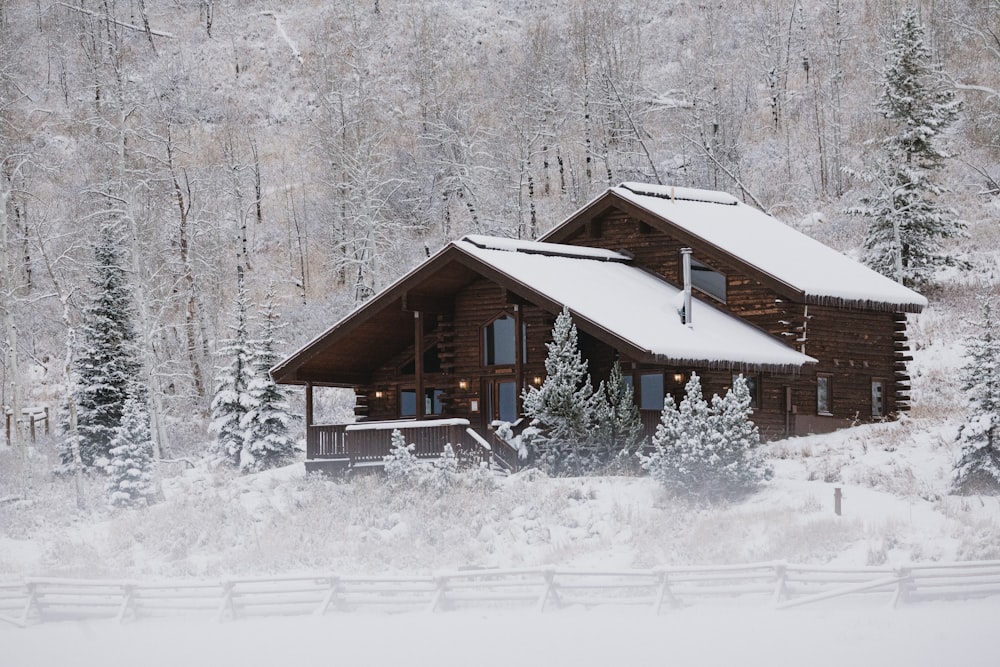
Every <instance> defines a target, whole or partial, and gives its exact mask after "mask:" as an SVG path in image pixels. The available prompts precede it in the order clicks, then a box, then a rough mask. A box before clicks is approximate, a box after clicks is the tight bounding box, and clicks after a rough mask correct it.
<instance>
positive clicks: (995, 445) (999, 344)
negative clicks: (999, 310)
mask: <svg viewBox="0 0 1000 667" xmlns="http://www.w3.org/2000/svg"><path fill="white" fill-rule="evenodd" d="M981 320H982V322H981V333H980V335H978V336H973V337H971V338H970V339H969V340H968V341H967V342H966V358H967V363H966V365H965V366H964V367H963V368H962V389H963V390H964V391H965V392H966V394H967V395H968V400H969V408H970V411H969V416H968V418H967V419H966V421H965V423H963V424H962V426H961V427H959V429H958V442H959V443H960V444H961V445H962V451H961V454H960V455H959V460H958V462H957V463H956V464H955V471H954V488H955V491H956V492H957V493H962V494H971V493H994V494H995V493H997V492H998V491H1000V338H998V337H997V330H996V321H995V320H994V318H993V309H992V306H991V304H990V303H989V301H984V302H983V305H982V318H981Z"/></svg>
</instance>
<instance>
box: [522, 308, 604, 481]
mask: <svg viewBox="0 0 1000 667" xmlns="http://www.w3.org/2000/svg"><path fill="white" fill-rule="evenodd" d="M546 347H547V348H548V355H547V356H546V357H545V373H546V377H545V381H544V382H543V383H542V386H540V387H531V388H529V389H528V390H527V391H525V392H524V394H523V395H522V398H523V402H524V414H525V415H526V416H528V417H530V418H531V420H532V425H534V426H537V427H539V428H540V429H541V431H542V436H541V438H539V439H538V440H537V441H536V446H537V448H538V450H539V451H538V455H539V457H540V459H541V460H540V463H541V464H542V465H543V466H545V467H548V468H549V469H550V470H551V471H552V472H554V473H556V474H567V473H568V474H573V473H579V472H580V471H581V470H582V469H583V468H584V467H585V466H587V465H589V464H590V463H591V461H590V459H591V454H592V449H593V447H592V437H591V436H592V433H593V431H594V427H595V424H596V414H595V409H596V408H595V401H594V387H593V385H592V384H591V382H590V375H588V373H587V361H586V360H585V359H584V358H583V355H582V354H581V353H580V348H579V346H578V343H577V331H576V325H574V324H573V318H572V317H571V316H570V314H569V311H568V310H567V309H565V308H564V309H563V311H562V313H560V314H559V316H558V317H556V321H555V325H554V326H553V328H552V342H551V343H546Z"/></svg>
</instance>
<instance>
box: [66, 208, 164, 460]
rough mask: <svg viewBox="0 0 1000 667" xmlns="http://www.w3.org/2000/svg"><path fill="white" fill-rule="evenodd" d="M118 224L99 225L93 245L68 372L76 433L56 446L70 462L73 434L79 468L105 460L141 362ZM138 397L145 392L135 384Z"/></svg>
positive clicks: (140, 397)
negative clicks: (71, 380) (90, 272)
mask: <svg viewBox="0 0 1000 667" xmlns="http://www.w3.org/2000/svg"><path fill="white" fill-rule="evenodd" d="M120 243H121V241H120V239H119V233H118V230H117V227H116V226H115V225H114V224H106V225H104V226H102V227H101V229H100V233H99V234H98V237H97V241H96V243H95V245H94V259H95V263H94V274H93V276H92V277H91V278H90V285H91V288H92V292H91V294H90V298H89V301H88V303H87V304H86V305H85V306H84V308H83V313H82V318H81V322H80V329H79V337H78V338H77V340H78V341H79V348H78V349H77V351H76V354H75V357H74V365H73V373H74V374H75V376H76V377H75V383H74V385H75V390H74V397H73V400H74V401H75V403H76V433H75V434H74V433H69V434H68V436H67V439H66V440H65V441H64V442H63V443H62V446H61V452H60V456H61V460H62V463H63V464H64V465H66V466H71V465H73V463H74V462H73V458H74V457H73V452H72V445H73V443H72V441H71V440H70V439H71V438H76V441H77V443H78V445H79V451H80V458H81V461H82V463H83V465H84V467H87V468H89V467H92V466H96V467H103V465H106V463H107V460H108V456H109V453H110V449H111V441H112V439H113V438H114V437H115V432H116V431H117V429H118V427H119V425H120V424H121V421H122V414H123V410H124V406H125V401H126V400H127V398H128V396H129V393H130V390H131V389H132V387H133V383H134V382H135V379H136V378H137V377H138V376H139V372H140V370H141V366H142V365H141V363H140V361H139V350H138V347H137V343H136V333H135V329H134V328H133V320H134V317H135V312H134V308H133V303H132V295H131V293H130V291H129V288H128V281H127V277H126V273H125V270H124V268H123V258H122V255H123V253H122V251H121V248H120ZM133 391H136V392H138V395H137V398H138V399H139V400H143V398H144V394H143V392H142V391H141V389H139V388H138V387H136V388H135V389H134V390H133Z"/></svg>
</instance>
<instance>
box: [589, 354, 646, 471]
mask: <svg viewBox="0 0 1000 667" xmlns="http://www.w3.org/2000/svg"><path fill="white" fill-rule="evenodd" d="M595 403H596V404H597V431H596V437H595V440H596V441H597V446H598V449H599V451H602V452H603V453H604V454H605V457H604V458H606V459H610V458H611V457H614V456H622V457H629V458H631V456H632V455H633V454H635V453H636V452H637V451H638V450H639V448H640V447H641V446H642V419H641V417H640V416H639V407H638V406H637V405H636V404H635V392H634V391H633V389H632V387H631V385H629V384H627V383H626V382H625V376H624V375H623V374H622V367H621V364H619V363H618V362H617V361H616V362H615V363H614V364H613V365H612V366H611V373H610V374H609V375H608V379H607V381H606V382H601V386H600V387H598V389H597V394H596V395H595ZM626 460H627V459H626Z"/></svg>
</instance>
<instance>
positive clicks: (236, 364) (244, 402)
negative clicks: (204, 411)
mask: <svg viewBox="0 0 1000 667" xmlns="http://www.w3.org/2000/svg"><path fill="white" fill-rule="evenodd" d="M237 277H238V289H237V295H236V323H235V324H234V325H232V326H231V327H230V328H231V330H232V337H231V338H229V339H228V340H226V341H224V342H223V344H222V346H221V348H220V350H219V356H220V357H221V358H223V359H228V361H229V365H228V366H226V367H223V368H221V369H220V371H221V372H220V374H219V379H218V382H217V384H216V389H215V395H214V396H213V398H212V423H211V425H210V428H211V430H212V432H213V433H215V436H216V437H215V451H216V453H217V454H219V455H220V456H222V457H223V458H224V459H225V460H226V461H228V462H229V463H230V464H231V465H233V466H234V467H238V466H239V465H240V460H241V455H242V452H243V441H244V437H243V436H244V428H243V418H244V417H245V416H246V415H247V413H248V412H249V411H250V410H251V408H253V399H252V397H251V395H250V384H251V382H252V381H253V372H254V371H253V351H252V350H251V348H250V335H249V322H248V320H249V298H248V297H247V291H246V287H245V286H244V284H243V271H242V267H238V268H237Z"/></svg>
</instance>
